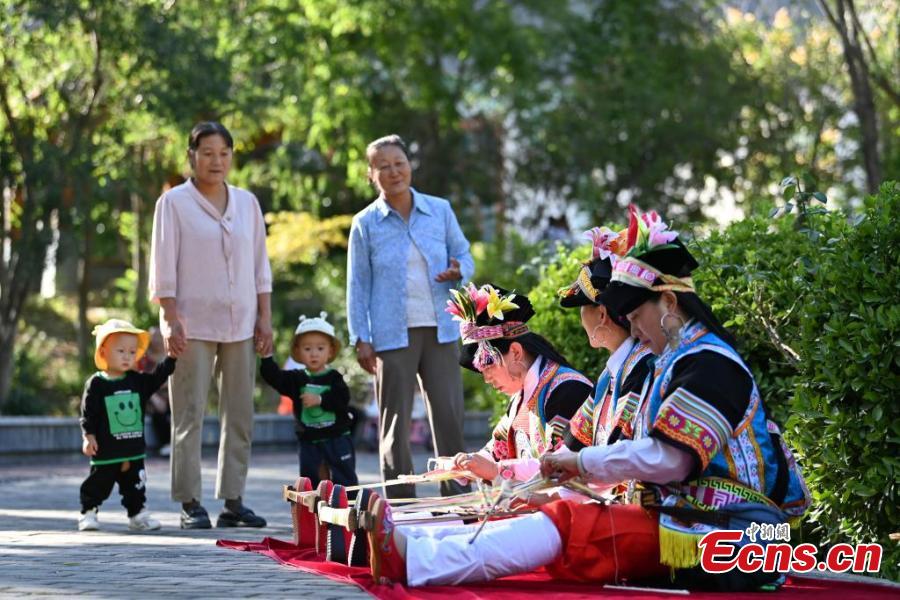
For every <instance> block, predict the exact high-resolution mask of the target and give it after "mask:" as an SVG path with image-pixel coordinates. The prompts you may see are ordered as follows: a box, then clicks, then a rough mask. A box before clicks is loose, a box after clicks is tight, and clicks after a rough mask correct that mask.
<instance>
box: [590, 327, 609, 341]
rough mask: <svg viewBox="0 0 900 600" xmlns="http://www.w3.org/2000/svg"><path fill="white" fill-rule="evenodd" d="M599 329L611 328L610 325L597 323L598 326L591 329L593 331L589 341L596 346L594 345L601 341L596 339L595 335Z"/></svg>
mask: <svg viewBox="0 0 900 600" xmlns="http://www.w3.org/2000/svg"><path fill="white" fill-rule="evenodd" d="M598 329H609V326H608V325H597V326H596V327H594V328H593V329H591V332H590V333H589V334H588V341H589V342H590V343H591V346H594V345H597V344H599V343H600V342H598V341H597V340H596V339H594V335H595V334H596V333H597V330H598Z"/></svg>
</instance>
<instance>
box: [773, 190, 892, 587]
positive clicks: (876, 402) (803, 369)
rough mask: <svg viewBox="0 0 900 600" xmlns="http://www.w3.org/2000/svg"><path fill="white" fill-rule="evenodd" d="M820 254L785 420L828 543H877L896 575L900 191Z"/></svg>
mask: <svg viewBox="0 0 900 600" xmlns="http://www.w3.org/2000/svg"><path fill="white" fill-rule="evenodd" d="M832 246H833V248H834V251H833V252H829V253H827V254H823V255H821V256H820V258H821V263H820V268H819V269H818V270H817V271H816V272H815V273H814V276H813V279H812V282H811V287H812V290H813V292H812V293H810V294H808V295H807V296H806V298H805V302H804V306H803V310H802V315H801V318H800V331H799V340H798V343H797V347H798V351H799V352H800V353H801V355H802V357H803V360H802V362H801V363H800V366H799V373H798V377H797V378H796V395H795V397H794V402H793V405H792V409H793V413H794V414H793V416H792V418H791V419H790V424H791V430H792V431H793V434H794V439H795V440H797V441H799V444H800V446H801V447H802V449H803V453H804V458H805V468H806V472H807V478H808V481H809V484H810V486H811V487H812V489H813V490H814V495H815V505H814V507H813V511H812V514H811V516H810V521H811V522H812V523H814V524H815V526H816V531H817V532H818V533H820V534H821V535H822V537H823V540H824V541H825V542H827V543H834V542H838V541H841V542H843V541H850V542H852V543H861V542H875V541H877V542H878V543H880V544H881V545H882V547H883V548H884V551H885V555H884V557H883V561H882V565H883V573H884V574H886V575H888V576H891V577H893V578H897V577H898V575H900V568H898V563H900V548H898V545H897V542H894V541H890V540H889V538H888V534H890V533H892V532H896V531H898V530H900V509H898V486H897V475H898V472H900V452H898V450H900V404H898V403H897V400H898V398H900V352H898V344H900V342H898V339H900V337H898V336H900V305H898V299H900V298H898V291H900V270H898V268H897V256H898V255H897V249H898V248H900V187H898V185H897V184H896V183H889V184H885V185H884V186H882V188H881V193H880V194H879V195H877V196H875V197H873V198H870V199H869V200H868V201H867V202H866V207H865V213H864V215H863V218H862V219H861V220H860V221H859V222H858V224H857V225H856V226H855V227H848V228H847V229H846V230H845V231H844V232H843V234H842V235H841V236H840V237H839V238H838V239H837V240H836V241H835V242H834V243H833V244H832Z"/></svg>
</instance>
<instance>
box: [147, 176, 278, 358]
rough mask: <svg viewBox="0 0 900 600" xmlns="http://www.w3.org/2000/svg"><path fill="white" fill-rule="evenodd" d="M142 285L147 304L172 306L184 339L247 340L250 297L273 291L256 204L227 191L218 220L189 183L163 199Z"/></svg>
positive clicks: (253, 302) (253, 304) (253, 311)
mask: <svg viewBox="0 0 900 600" xmlns="http://www.w3.org/2000/svg"><path fill="white" fill-rule="evenodd" d="M149 279H150V282H149V283H150V297H151V298H152V299H153V300H154V301H156V302H158V301H159V300H160V299H161V298H175V304H176V308H177V310H178V315H179V317H180V318H181V319H182V321H183V323H184V326H185V330H186V333H187V337H188V339H195V340H205V341H211V342H237V341H242V340H246V339H249V338H251V337H253V328H254V325H255V323H256V315H257V294H264V293H271V291H272V270H271V267H270V266H269V256H268V254H267V252H266V228H265V222H264V221H263V215H262V211H261V210H260V208H259V202H258V201H257V199H256V196H254V195H253V194H252V193H250V192H248V191H247V190H244V189H241V188H238V187H234V186H232V185H229V186H228V206H227V208H226V209H225V213H224V214H220V213H219V211H218V210H217V209H216V208H215V207H214V206H213V205H212V203H210V202H209V201H208V200H207V199H206V198H205V197H204V196H203V194H201V193H200V191H199V190H198V189H197V188H196V187H195V186H194V184H193V183H192V182H191V181H190V180H188V181H186V182H185V183H183V184H181V185H179V186H177V187H174V188H172V189H171V190H169V191H167V192H166V193H164V194H163V195H162V196H161V197H160V198H159V200H158V201H157V202H156V212H155V214H154V216H153V239H152V245H151V252H150V273H149ZM160 317H161V315H160Z"/></svg>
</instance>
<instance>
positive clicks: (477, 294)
mask: <svg viewBox="0 0 900 600" xmlns="http://www.w3.org/2000/svg"><path fill="white" fill-rule="evenodd" d="M466 291H467V292H468V293H469V298H471V299H472V303H473V304H474V305H475V314H476V315H480V314H481V313H482V311H483V310H484V309H485V308H487V305H488V302H489V301H490V298H491V296H490V293H489V292H488V291H487V290H485V289H484V287H482V288H481V289H479V288H476V287H475V284H474V283H472V282H469V285H467V286H466Z"/></svg>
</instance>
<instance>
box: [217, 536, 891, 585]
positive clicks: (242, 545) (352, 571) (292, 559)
mask: <svg viewBox="0 0 900 600" xmlns="http://www.w3.org/2000/svg"><path fill="white" fill-rule="evenodd" d="M216 545H217V546H220V547H222V548H231V549H233V550H241V551H244V552H256V553H257V554H262V555H264V556H268V557H269V558H273V559H275V560H277V561H278V562H280V563H282V564H285V565H289V566H291V567H296V568H298V569H301V570H303V571H306V572H308V573H315V574H316V575H322V576H324V577H327V578H328V579H331V580H332V581H339V582H341V583H352V584H354V585H356V586H359V587H360V588H362V589H363V590H365V591H367V592H369V593H370V594H372V595H373V596H375V597H376V598H382V599H384V600H410V599H421V600H446V599H447V597H448V595H449V596H452V597H453V598H454V600H457V599H460V600H476V599H482V598H484V599H490V600H522V599H523V598H534V597H537V596H541V595H549V596H550V597H552V598H553V599H554V600H582V599H588V598H604V599H606V598H628V599H629V600H635V599H641V598H678V597H680V596H677V595H673V594H668V593H667V594H653V593H647V592H637V591H624V590H617V589H610V588H605V589H604V588H602V587H600V586H597V585H592V584H588V583H567V582H561V581H554V580H552V579H550V577H549V576H548V575H547V574H546V573H545V572H544V571H543V570H541V571H535V572H533V573H527V574H524V575H515V576H511V577H504V578H503V579H498V580H496V581H491V582H489V583H482V584H469V585H459V586H431V587H425V588H407V587H405V586H403V585H376V584H375V582H374V581H373V580H372V576H371V574H370V573H369V569H367V568H363V567H348V566H346V565H343V564H339V563H333V562H325V561H324V560H323V559H322V557H320V556H316V553H315V550H313V549H311V548H298V547H297V546H295V545H294V544H293V543H291V542H284V541H281V540H277V539H275V538H268V537H267V538H263V539H262V541H260V542H240V541H233V540H219V541H217V542H216ZM898 597H900V593H898V591H897V590H896V589H890V588H887V587H885V586H881V585H877V584H866V583H857V582H851V581H834V580H823V579H811V578H806V577H791V578H789V579H788V582H787V583H786V584H785V585H784V586H783V587H782V588H781V589H780V590H779V591H777V592H756V593H740V594H735V593H716V592H691V593H690V596H689V598H692V599H694V600H711V599H715V600H723V599H725V598H727V599H728V600H760V599H766V600H767V599H769V598H773V599H774V598H778V599H779V600H780V599H782V598H786V599H802V600H811V599H812V598H816V600H824V599H826V598H840V599H841V600H888V599H896V598H898Z"/></svg>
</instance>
